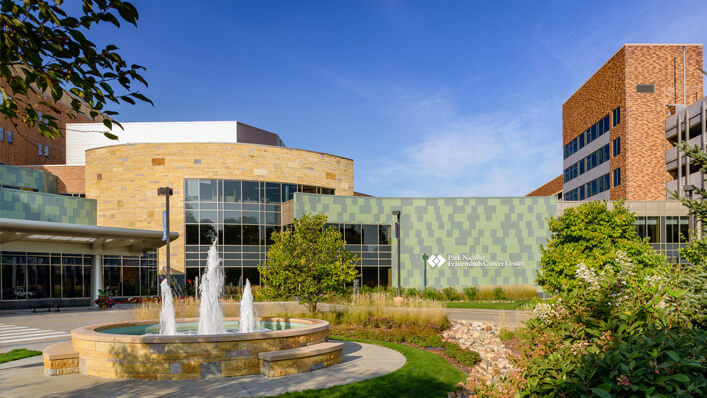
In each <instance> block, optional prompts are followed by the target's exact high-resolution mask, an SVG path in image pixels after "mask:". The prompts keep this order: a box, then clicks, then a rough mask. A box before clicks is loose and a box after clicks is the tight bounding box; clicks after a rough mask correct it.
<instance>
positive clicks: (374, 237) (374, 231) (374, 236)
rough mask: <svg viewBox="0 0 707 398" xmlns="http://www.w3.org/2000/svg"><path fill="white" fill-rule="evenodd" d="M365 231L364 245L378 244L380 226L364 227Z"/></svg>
mask: <svg viewBox="0 0 707 398" xmlns="http://www.w3.org/2000/svg"><path fill="white" fill-rule="evenodd" d="M362 230H363V239H362V241H363V244H364V245H376V244H378V226H377V225H364V226H363V227H362Z"/></svg>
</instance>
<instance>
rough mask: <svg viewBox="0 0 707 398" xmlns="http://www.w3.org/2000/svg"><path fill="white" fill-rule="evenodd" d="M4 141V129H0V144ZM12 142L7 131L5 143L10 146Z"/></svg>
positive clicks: (10, 133)
mask: <svg viewBox="0 0 707 398" xmlns="http://www.w3.org/2000/svg"><path fill="white" fill-rule="evenodd" d="M4 141H5V129H4V128H2V127H0V142H4ZM12 142H13V136H12V131H11V130H7V143H8V144H12Z"/></svg>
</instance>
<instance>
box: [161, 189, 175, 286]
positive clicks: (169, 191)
mask: <svg viewBox="0 0 707 398" xmlns="http://www.w3.org/2000/svg"><path fill="white" fill-rule="evenodd" d="M157 195H160V196H161V195H164V198H165V211H164V213H162V217H163V218H162V224H163V227H164V237H162V239H163V240H164V241H165V242H166V244H165V247H166V250H167V253H166V254H167V277H166V279H167V284H168V285H169V286H170V288H171V287H172V278H171V277H170V274H171V270H170V267H169V197H170V196H172V195H174V191H173V190H172V188H170V187H160V188H157Z"/></svg>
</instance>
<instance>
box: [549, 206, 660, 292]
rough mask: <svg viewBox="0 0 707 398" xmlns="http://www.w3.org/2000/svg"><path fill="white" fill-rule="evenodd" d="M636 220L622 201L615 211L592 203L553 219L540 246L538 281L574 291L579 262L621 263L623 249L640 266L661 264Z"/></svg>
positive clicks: (597, 264)
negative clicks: (642, 235)
mask: <svg viewBox="0 0 707 398" xmlns="http://www.w3.org/2000/svg"><path fill="white" fill-rule="evenodd" d="M635 219H636V218H635V217H634V215H633V214H632V213H631V212H630V211H629V210H628V209H627V208H626V207H625V206H624V205H623V203H622V202H620V201H619V202H616V204H615V206H614V209H613V210H609V209H608V208H607V206H606V203H604V202H598V201H597V202H589V203H584V204H582V205H580V206H578V207H576V208H573V209H568V210H567V211H565V213H564V214H563V215H561V216H559V217H553V218H551V219H549V220H548V226H549V228H550V232H552V237H551V238H550V240H549V241H548V243H547V245H543V246H541V248H540V250H541V252H542V258H541V259H540V269H539V270H538V283H539V284H540V285H541V286H543V287H544V288H545V289H546V290H547V291H549V292H553V293H557V292H560V291H568V290H572V289H574V288H575V287H577V281H576V277H575V272H576V267H577V264H578V263H584V265H586V266H587V267H589V268H591V269H594V270H596V271H600V270H601V268H602V267H604V266H605V265H606V264H613V265H614V266H617V263H616V257H617V252H619V251H621V252H623V253H625V254H626V256H627V257H628V258H629V259H631V261H632V262H633V263H634V264H635V265H636V267H637V268H639V269H641V268H647V267H657V266H660V265H661V264H663V263H664V261H665V260H664V257H663V256H662V255H661V254H660V253H658V252H656V251H654V250H653V249H652V248H651V247H650V245H649V244H648V243H647V242H646V241H645V240H644V239H641V238H640V237H639V236H638V234H637V233H636V227H635V225H634V222H635Z"/></svg>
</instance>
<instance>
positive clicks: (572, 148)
mask: <svg viewBox="0 0 707 398" xmlns="http://www.w3.org/2000/svg"><path fill="white" fill-rule="evenodd" d="M612 116H613V118H612V119H613V125H612V126H616V125H618V124H619V123H621V107H617V108H616V109H614V110H613V111H612ZM608 131H609V114H607V115H606V116H604V117H603V118H601V119H600V120H599V121H598V122H596V123H594V124H593V125H592V126H591V127H589V128H588V129H586V130H585V131H584V132H583V133H581V134H580V135H579V136H578V137H576V138H575V139H573V140H572V141H570V142H569V143H567V144H566V145H565V146H564V147H563V150H564V159H567V158H568V157H570V156H571V155H573V154H574V153H575V152H577V151H579V150H580V149H582V148H584V146H585V145H589V143H590V142H592V141H594V140H596V139H597V138H599V137H601V136H602V135H604V133H606V132H608Z"/></svg>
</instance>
